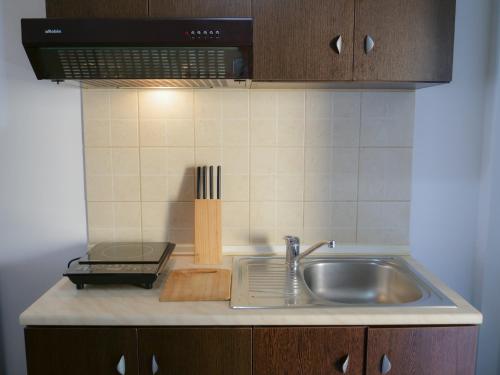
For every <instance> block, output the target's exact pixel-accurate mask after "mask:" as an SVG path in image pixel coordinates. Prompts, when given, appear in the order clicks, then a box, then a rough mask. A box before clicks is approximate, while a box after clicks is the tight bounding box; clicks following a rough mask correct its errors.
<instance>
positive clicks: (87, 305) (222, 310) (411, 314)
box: [19, 255, 482, 326]
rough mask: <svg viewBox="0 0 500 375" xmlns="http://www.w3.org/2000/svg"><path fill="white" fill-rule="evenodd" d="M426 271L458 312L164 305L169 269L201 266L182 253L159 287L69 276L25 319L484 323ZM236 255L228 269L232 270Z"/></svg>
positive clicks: (71, 322)
mask: <svg viewBox="0 0 500 375" xmlns="http://www.w3.org/2000/svg"><path fill="white" fill-rule="evenodd" d="M405 259H406V260H407V261H408V262H409V263H410V264H411V265H412V266H414V267H415V268H416V269H417V270H418V271H420V272H421V273H422V274H423V275H424V276H425V277H426V278H427V279H428V280H429V281H430V282H431V283H432V284H433V285H434V286H435V287H436V288H438V289H439V290H441V292H443V293H444V294H445V295H446V296H447V297H448V298H449V299H451V300H452V301H453V302H454V303H455V304H456V305H457V307H456V308H428V307H371V308H368V307H331V308H330V307H328V308H325V307H321V308H288V309H243V310H238V309H231V308H230V307H229V303H228V302H159V299H158V298H159V295H160V290H161V288H162V285H163V283H164V281H165V278H166V275H168V270H172V269H180V268H191V267H197V266H195V265H194V264H193V263H192V260H193V258H192V256H190V255H177V256H174V257H172V259H171V260H170V261H169V264H168V269H167V272H164V275H163V276H161V277H160V278H159V279H158V280H157V282H156V283H155V285H154V287H153V289H149V290H147V289H141V288H138V287H134V286H112V287H110V286H98V285H90V286H86V287H85V289H83V290H77V289H76V288H75V285H74V284H72V283H71V282H70V281H69V280H68V279H67V278H63V279H62V280H60V281H59V282H57V283H56V284H55V285H54V286H53V287H52V288H50V289H49V290H48V291H47V292H46V293H45V294H44V295H43V296H41V297H40V298H39V299H38V300H37V301H35V302H34V303H33V304H32V305H31V306H30V307H29V308H28V309H27V310H26V311H24V312H23V313H22V314H21V316H20V318H19V321H20V324H21V325H23V326H30V325H31V326H33V325H36V326H38V325H55V326H85V325H92V326H206V325H209V326H211V325H221V326H224V325H227V326H235V325H236V326H237V325H242V326H252V325H449V324H481V323H482V315H481V313H480V312H479V311H477V310H476V309H475V308H473V307H472V306H471V305H470V304H469V303H468V302H467V301H465V300H464V299H463V298H462V297H461V296H459V295H458V294H457V293H455V292H454V291H452V290H451V289H450V288H448V287H446V286H445V285H444V284H443V283H442V282H441V281H440V280H438V279H437V278H436V277H435V276H433V275H432V274H430V273H429V272H428V271H426V270H425V268H424V267H422V266H421V265H420V264H418V263H417V262H416V261H415V260H414V259H412V258H411V257H405ZM231 265H232V257H230V256H225V257H224V265H223V266H222V267H225V268H231Z"/></svg>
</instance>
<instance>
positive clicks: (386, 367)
mask: <svg viewBox="0 0 500 375" xmlns="http://www.w3.org/2000/svg"><path fill="white" fill-rule="evenodd" d="M391 368H392V365H391V361H390V360H389V357H388V356H387V354H384V356H383V357H382V361H381V363H380V372H381V373H382V374H387V373H389V371H391Z"/></svg>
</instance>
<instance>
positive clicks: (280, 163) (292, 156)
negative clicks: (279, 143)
mask: <svg viewBox="0 0 500 375" xmlns="http://www.w3.org/2000/svg"><path fill="white" fill-rule="evenodd" d="M276 159H277V168H276V173H277V174H278V175H303V174H304V149H303V148H278V149H276Z"/></svg>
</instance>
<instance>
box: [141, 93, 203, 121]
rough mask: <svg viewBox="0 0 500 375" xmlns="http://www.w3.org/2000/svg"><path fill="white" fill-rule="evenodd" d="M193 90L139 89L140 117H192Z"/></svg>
mask: <svg viewBox="0 0 500 375" xmlns="http://www.w3.org/2000/svg"><path fill="white" fill-rule="evenodd" d="M193 108H194V95H193V90H188V89H179V90H172V89H168V90H139V118H140V119H158V118H165V119H166V118H168V119H187V118H193Z"/></svg>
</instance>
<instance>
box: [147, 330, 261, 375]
mask: <svg viewBox="0 0 500 375" xmlns="http://www.w3.org/2000/svg"><path fill="white" fill-rule="evenodd" d="M153 356H154V357H153ZM153 358H154V361H155V363H156V365H157V366H158V371H157V373H156V375H162V374H176V375H199V374H217V375H226V374H227V375H235V374H239V375H250V374H251V373H252V328H143V329H142V328H141V329H139V366H140V374H141V375H150V374H151V373H152V370H153V366H154V365H153Z"/></svg>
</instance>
